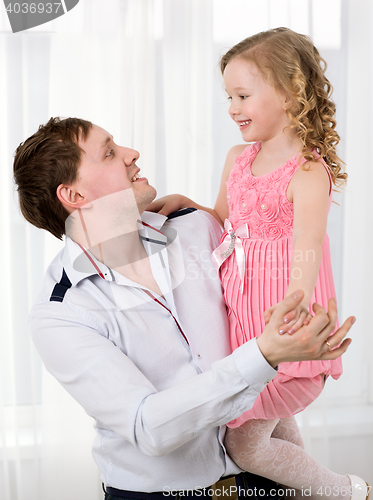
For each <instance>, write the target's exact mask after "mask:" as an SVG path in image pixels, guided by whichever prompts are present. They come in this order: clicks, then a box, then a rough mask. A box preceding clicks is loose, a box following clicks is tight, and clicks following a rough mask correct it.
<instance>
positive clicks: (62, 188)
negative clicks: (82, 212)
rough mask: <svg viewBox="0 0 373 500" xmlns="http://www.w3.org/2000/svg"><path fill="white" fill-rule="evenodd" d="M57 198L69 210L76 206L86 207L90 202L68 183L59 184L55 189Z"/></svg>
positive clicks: (76, 207) (75, 208)
mask: <svg viewBox="0 0 373 500" xmlns="http://www.w3.org/2000/svg"><path fill="white" fill-rule="evenodd" d="M56 194H57V198H58V199H59V200H60V202H61V203H62V205H63V206H64V207H65V208H66V209H67V210H68V211H69V212H71V211H72V210H77V209H78V208H88V207H89V206H90V203H89V202H88V201H87V200H86V198H85V197H84V196H83V195H81V194H80V193H79V192H78V191H76V190H75V189H74V187H73V186H71V185H68V184H60V185H59V186H58V188H57V190H56Z"/></svg>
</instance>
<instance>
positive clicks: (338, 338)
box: [326, 316, 356, 352]
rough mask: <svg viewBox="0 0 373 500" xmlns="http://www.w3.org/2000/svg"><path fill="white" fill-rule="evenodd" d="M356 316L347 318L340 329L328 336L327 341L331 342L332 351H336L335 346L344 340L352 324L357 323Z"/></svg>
mask: <svg viewBox="0 0 373 500" xmlns="http://www.w3.org/2000/svg"><path fill="white" fill-rule="evenodd" d="M355 321H356V318H355V317H354V316H350V317H349V318H347V319H346V321H345V322H344V323H343V325H342V326H341V327H339V328H338V330H337V331H336V332H335V333H334V334H333V335H330V336H329V337H327V339H326V340H327V341H328V342H329V344H330V347H331V349H332V351H333V352H334V351H335V349H334V348H335V347H336V346H337V345H339V344H340V343H341V342H342V340H343V339H344V338H345V336H346V335H347V334H348V332H349V330H350V328H351V326H352V325H353V324H354V323H355Z"/></svg>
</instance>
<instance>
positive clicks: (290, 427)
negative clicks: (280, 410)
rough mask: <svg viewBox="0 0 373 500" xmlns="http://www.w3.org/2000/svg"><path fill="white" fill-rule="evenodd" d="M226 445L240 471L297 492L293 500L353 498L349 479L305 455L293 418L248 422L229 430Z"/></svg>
mask: <svg viewBox="0 0 373 500" xmlns="http://www.w3.org/2000/svg"><path fill="white" fill-rule="evenodd" d="M225 445H226V448H227V451H228V453H229V455H230V457H231V458H232V459H233V460H234V461H235V462H236V464H237V465H238V466H239V467H241V469H243V470H246V471H248V472H252V473H254V474H257V475H259V476H264V477H267V478H268V479H271V480H272V481H276V482H277V483H281V484H283V485H286V486H287V487H290V488H295V489H296V490H297V492H296V495H295V496H294V495H292V496H291V497H292V498H297V499H300V498H303V500H307V499H311V500H312V499H318V500H322V499H325V500H349V498H350V480H349V478H348V477H347V476H341V475H339V474H335V473H334V472H331V471H330V470H328V469H326V468H325V467H323V466H322V465H321V464H319V463H318V462H316V460H314V459H313V458H312V457H311V456H310V455H308V454H307V453H306V452H305V451H304V444H303V440H302V437H301V435H300V432H299V429H298V425H297V423H296V421H295V418H294V417H290V418H283V419H280V420H248V421H247V422H245V423H244V424H243V425H241V426H240V427H236V428H234V429H227V434H226V437H225ZM306 489H307V490H308V491H307V493H306V494H305V490H306ZM309 491H310V492H311V496H309Z"/></svg>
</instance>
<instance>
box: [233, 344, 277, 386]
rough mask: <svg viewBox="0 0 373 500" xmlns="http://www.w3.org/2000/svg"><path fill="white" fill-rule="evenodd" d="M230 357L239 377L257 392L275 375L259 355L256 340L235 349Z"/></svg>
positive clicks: (274, 371)
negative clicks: (233, 361) (232, 358)
mask: <svg viewBox="0 0 373 500" xmlns="http://www.w3.org/2000/svg"><path fill="white" fill-rule="evenodd" d="M232 355H233V357H234V360H235V363H236V366H237V368H238V371H239V372H240V374H241V376H242V377H243V378H244V379H245V380H246V382H247V383H248V384H249V385H250V386H251V387H253V388H254V389H255V390H256V391H258V392H261V391H262V390H263V389H264V387H265V386H266V385H267V384H268V383H269V382H270V381H271V380H272V379H273V378H275V376H276V375H277V371H276V370H275V369H274V368H272V366H271V365H270V364H269V363H268V361H267V360H266V359H265V357H264V356H263V354H262V353H261V351H260V349H259V347H258V344H257V341H256V338H255V339H251V340H249V341H248V342H246V343H245V344H243V345H242V346H240V347H238V348H237V349H235V350H234V351H233V353H232Z"/></svg>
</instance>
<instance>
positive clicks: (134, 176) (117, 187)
mask: <svg viewBox="0 0 373 500" xmlns="http://www.w3.org/2000/svg"><path fill="white" fill-rule="evenodd" d="M78 144H79V146H80V147H81V148H82V150H83V153H82V159H81V164H80V166H79V169H78V176H77V180H76V181H75V182H74V189H75V190H76V191H78V192H79V194H80V195H81V196H83V197H84V199H85V200H86V202H87V203H89V202H92V201H94V200H97V199H99V198H103V197H105V196H108V195H111V194H114V193H119V192H121V191H124V190H127V189H131V190H132V191H133V195H134V198H135V200H136V204H137V208H138V211H139V213H142V212H143V211H144V210H145V209H146V208H147V206H148V205H149V203H151V202H152V201H153V200H154V198H155V196H156V194H157V192H156V190H155V189H154V188H153V187H152V186H150V185H149V183H148V180H147V179H146V178H145V177H140V176H139V172H140V169H139V168H138V167H137V165H136V160H137V159H138V158H139V156H140V155H139V153H138V152H137V151H135V150H133V149H130V148H125V147H122V146H118V145H117V144H115V142H114V140H113V137H112V136H111V135H110V134H109V133H108V132H106V130H104V129H102V128H101V127H98V126H97V125H93V127H92V128H91V130H90V132H89V135H88V137H87V139H86V140H79V141H78Z"/></svg>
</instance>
